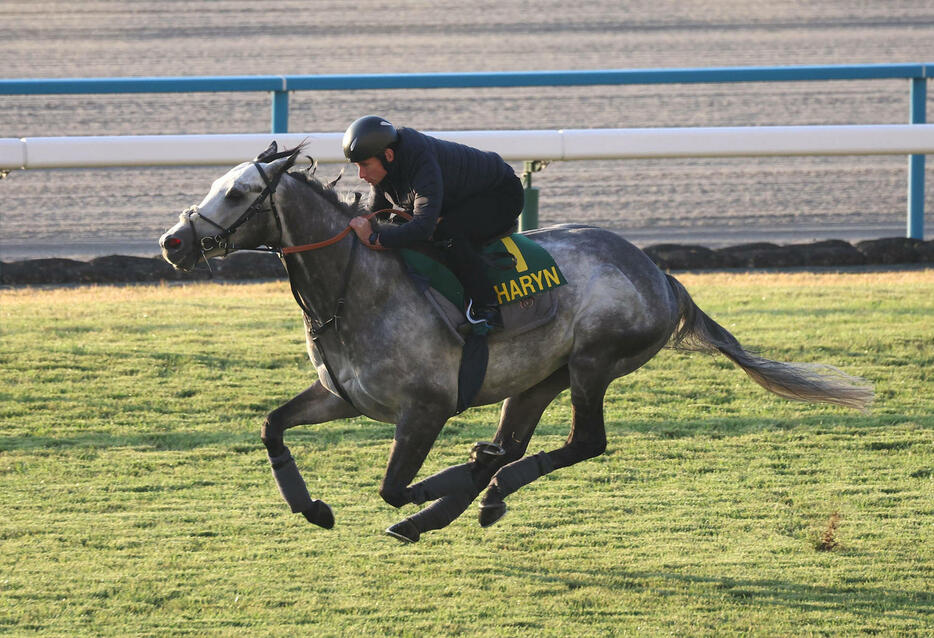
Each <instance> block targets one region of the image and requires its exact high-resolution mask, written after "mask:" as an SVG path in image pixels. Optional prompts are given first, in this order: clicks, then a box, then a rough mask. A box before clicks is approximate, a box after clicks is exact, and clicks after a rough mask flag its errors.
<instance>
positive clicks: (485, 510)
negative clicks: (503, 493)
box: [478, 502, 507, 527]
mask: <svg viewBox="0 0 934 638" xmlns="http://www.w3.org/2000/svg"><path fill="white" fill-rule="evenodd" d="M506 509H507V508H506V504H505V503H503V502H499V503H493V504H491V505H481V506H480V514H479V516H478V518H479V520H480V527H489V526H490V525H492V524H493V523H495V522H496V521H498V520H499V519H501V518H502V517H503V516H505V515H506Z"/></svg>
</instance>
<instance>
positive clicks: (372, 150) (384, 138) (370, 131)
mask: <svg viewBox="0 0 934 638" xmlns="http://www.w3.org/2000/svg"><path fill="white" fill-rule="evenodd" d="M398 139H399V134H398V133H397V132H396V129H395V127H394V126H393V125H392V124H390V123H389V122H387V121H386V120H384V119H383V118H381V117H377V116H376V115H367V116H365V117H361V118H360V119H359V120H357V121H356V122H354V123H353V124H351V125H350V126H349V127H348V128H347V131H346V132H345V133H344V140H343V142H341V144H342V145H343V147H344V157H346V158H347V159H349V160H350V161H351V162H362V161H363V160H365V159H368V158H370V157H374V156H376V155H379V154H380V153H382V152H383V151H384V150H385V149H386V148H387V147H388V146H389V145H391V144H395V143H396V140H398Z"/></svg>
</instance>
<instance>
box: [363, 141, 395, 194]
mask: <svg viewBox="0 0 934 638" xmlns="http://www.w3.org/2000/svg"><path fill="white" fill-rule="evenodd" d="M385 152H386V161H388V162H391V161H392V160H393V152H392V149H391V148H387V149H386V151H385ZM356 166H357V175H358V176H359V177H360V179H362V180H364V181H365V182H367V183H368V184H373V185H376V184H379V183H380V182H382V181H383V178H384V177H386V169H385V168H384V167H383V163H382V162H380V161H379V158H378V157H370V158H368V159H365V160H363V161H362V162H356Z"/></svg>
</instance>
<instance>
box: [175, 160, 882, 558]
mask: <svg viewBox="0 0 934 638" xmlns="http://www.w3.org/2000/svg"><path fill="white" fill-rule="evenodd" d="M299 150H300V149H294V150H292V151H282V152H276V148H275V145H274V144H273V145H272V146H270V148H269V149H267V150H266V151H265V152H264V153H262V154H261V155H260V156H259V157H257V159H256V160H255V161H253V162H246V163H243V164H240V165H239V166H237V167H235V168H233V169H231V170H230V171H229V172H228V173H226V174H225V175H223V176H222V177H220V178H219V179H217V180H216V181H215V182H214V183H213V185H212V187H211V189H210V191H209V192H208V194H207V195H206V196H205V198H204V200H203V201H202V202H201V203H200V204H199V205H198V206H195V207H192V208H190V209H188V210H186V211H185V212H183V213H182V214H181V215H180V219H179V222H178V223H177V224H176V225H175V226H173V227H172V228H171V229H170V230H168V231H167V232H166V233H165V235H163V236H162V238H161V239H160V245H161V247H162V251H163V256H164V257H165V259H166V260H167V261H168V262H169V263H171V264H172V265H173V266H175V267H176V268H179V269H182V270H190V269H191V268H193V267H194V266H195V265H196V264H197V263H198V262H199V261H200V260H202V259H205V260H207V258H210V257H215V256H224V255H227V254H228V253H231V252H233V251H236V250H240V249H252V248H256V247H259V246H266V247H270V248H272V249H274V250H275V251H277V252H280V253H286V254H284V257H283V259H284V262H285V264H286V267H287V269H288V273H289V278H290V282H291V285H292V289H293V293H294V294H295V297H296V300H297V301H298V303H299V305H300V306H301V307H302V310H303V311H304V315H305V324H306V327H307V330H306V332H307V341H308V353H309V356H310V357H311V360H312V362H313V363H314V365H315V366H316V368H317V372H318V381H316V382H315V383H313V384H312V385H311V386H310V387H309V388H308V389H306V390H305V391H303V392H301V393H300V394H298V395H297V396H295V397H294V398H293V399H291V400H290V401H288V402H287V403H285V404H284V405H282V406H280V407H279V408H276V409H275V410H273V411H272V412H270V413H269V415H268V416H267V417H266V421H265V423H264V424H263V429H262V440H263V443H264V444H265V446H266V448H267V451H268V454H269V461H270V464H271V466H272V472H273V476H274V477H275V480H276V482H277V484H278V487H279V490H280V492H281V494H282V496H283V497H284V499H285V500H286V502H287V503H288V505H289V506H290V507H291V509H292V511H293V512H297V513H299V512H300V513H302V514H303V515H304V516H305V517H306V518H307V519H308V520H309V521H310V522H312V523H314V524H316V525H320V526H322V527H326V528H330V527H332V526H333V524H334V516H333V513H332V511H331V509H330V508H329V507H328V506H327V505H326V504H325V503H323V502H322V501H320V500H316V499H312V498H311V496H310V495H309V494H308V490H307V488H306V486H305V482H304V480H303V479H302V477H301V474H300V473H299V470H298V468H297V466H296V464H295V461H294V459H293V458H292V456H291V454H290V453H289V450H288V448H287V447H286V446H285V444H284V442H283V434H284V432H285V431H286V430H287V429H289V428H292V427H294V426H297V425H303V424H313V423H323V422H326V421H332V420H334V419H342V418H348V417H353V416H357V415H360V414H363V415H366V416H367V417H369V418H371V419H375V420H377V421H383V422H385V423H391V424H394V425H395V436H394V439H393V443H392V447H391V450H390V453H389V462H388V465H387V467H386V472H385V475H384V477H383V480H382V484H381V485H380V488H379V494H380V496H381V497H382V498H383V499H384V500H385V501H386V502H387V503H389V504H390V505H392V506H394V507H401V506H403V505H405V504H408V503H414V504H422V503H427V502H429V501H431V502H432V503H431V504H430V505H429V506H427V507H425V508H423V509H422V510H421V511H419V512H418V513H416V514H415V515H413V516H411V517H409V518H407V519H405V520H403V521H401V522H400V523H397V524H396V525H393V526H392V527H390V528H389V529H388V530H387V533H389V534H390V535H392V536H394V537H396V538H398V539H399V540H402V541H407V542H415V541H417V540H418V539H419V537H420V535H421V534H422V533H424V532H426V531H428V530H432V529H440V528H442V527H444V526H446V525H448V524H449V523H450V522H451V521H453V520H454V519H455V518H457V517H458V516H459V515H460V514H461V513H463V512H464V511H465V510H466V509H467V507H468V506H469V505H470V503H471V502H472V501H473V500H474V499H475V498H476V497H477V496H478V495H479V494H480V492H481V491H483V490H484V489H485V490H486V492H485V494H484V497H483V499H482V501H481V505H480V524H481V525H483V526H487V525H491V524H493V523H495V522H496V521H497V520H499V518H500V517H502V516H503V514H504V513H505V512H506V505H505V500H504V499H505V498H506V497H508V496H509V495H510V494H512V493H513V492H515V491H516V490H518V489H519V488H521V487H522V486H524V485H527V484H529V483H531V482H532V481H534V480H535V479H536V478H538V477H540V476H542V475H544V474H547V473H549V472H552V471H554V470H557V469H559V468H563V467H567V466H569V465H573V464H575V463H577V462H579V461H583V460H585V459H589V458H592V457H595V456H597V455H599V454H602V453H603V452H604V450H605V449H606V431H605V428H604V421H603V400H604V394H605V392H606V390H607V386H608V385H609V384H610V382H611V381H613V379H615V378H617V377H620V376H623V375H625V374H629V373H630V372H632V371H634V370H636V369H637V368H639V367H640V366H642V365H643V364H645V363H646V362H647V361H648V360H649V359H651V358H652V357H653V356H655V354H656V353H657V352H658V351H659V350H661V349H662V348H663V347H665V346H666V345H670V346H673V347H679V348H684V349H691V350H705V351H710V352H720V353H722V354H723V355H725V356H726V357H728V358H729V359H730V360H732V361H733V362H734V363H735V364H737V365H738V366H739V367H741V368H742V369H743V370H745V371H746V373H747V374H748V375H749V376H750V377H751V378H752V379H753V380H754V381H755V382H756V383H758V384H760V385H761V386H763V387H764V388H765V389H767V390H769V391H771V392H774V393H775V394H778V395H780V396H783V397H787V398H790V399H796V400H802V401H812V402H828V403H836V404H839V405H843V406H848V407H853V408H857V409H865V408H866V406H867V405H868V404H869V403H870V402H871V400H872V396H873V392H872V388H871V387H870V386H868V385H867V384H866V383H865V382H863V381H862V380H860V379H857V378H854V377H850V376H847V375H845V374H843V373H842V372H840V371H839V370H836V369H835V368H831V367H830V366H815V365H805V364H790V363H779V362H775V361H770V360H768V359H763V358H761V357H758V356H755V355H752V354H750V353H748V352H746V351H745V350H744V349H743V348H742V347H741V346H740V344H739V343H738V342H737V341H736V339H735V338H734V337H733V336H732V335H731V334H730V333H729V332H728V331H727V330H725V329H724V328H723V327H722V326H720V325H719V324H717V323H716V322H715V321H713V320H712V319H710V318H709V317H708V316H707V315H706V314H704V313H703V312H702V311H701V310H700V309H699V308H698V307H697V306H696V305H695V304H694V302H693V300H692V299H691V297H690V295H689V294H688V293H687V291H686V290H685V289H684V287H683V286H682V285H681V284H680V283H679V282H678V281H677V280H676V279H674V278H673V277H671V276H668V275H666V274H665V273H663V272H662V271H661V270H659V269H658V267H656V266H655V264H654V263H652V261H651V260H650V259H649V258H648V257H647V256H646V255H645V254H644V253H643V252H642V251H641V250H639V249H638V248H636V247H635V246H633V245H632V244H630V243H629V242H627V241H626V240H624V239H622V238H621V237H619V236H618V235H616V234H614V233H611V232H608V231H605V230H602V229H599V228H594V227H589V226H581V225H561V226H555V227H551V228H545V229H541V230H535V231H531V232H528V233H526V235H527V236H528V237H530V238H531V239H532V240H534V241H535V242H537V243H538V244H540V245H541V246H543V247H544V248H545V249H547V251H548V252H549V253H551V255H552V256H553V257H554V258H555V260H556V262H557V263H558V265H559V267H560V269H561V271H562V272H563V273H564V274H565V276H566V278H567V280H568V282H569V284H568V285H565V286H562V287H560V288H557V289H555V290H554V294H556V295H557V301H558V311H557V314H556V316H555V318H554V320H553V321H551V322H550V323H548V324H546V325H544V326H541V327H539V328H536V329H534V330H532V331H530V332H527V333H525V334H523V335H519V336H516V337H512V338H510V337H507V336H505V335H502V334H496V333H494V334H493V335H491V336H490V337H489V343H488V346H489V366H488V369H487V373H486V377H485V379H484V381H483V384H482V387H481V388H480V390H479V393H478V394H477V396H476V398H475V400H474V402H473V404H474V405H483V404H490V403H495V402H499V401H502V402H503V406H502V413H501V416H500V422H499V428H498V429H497V431H496V434H495V435H494V437H493V441H492V442H491V443H478V444H477V445H476V446H475V447H474V449H473V451H472V453H471V455H470V459H469V461H468V462H466V463H464V464H462V465H457V466H453V467H450V468H448V469H446V470H444V471H442V472H439V473H438V474H435V475H434V476H431V477H428V478H426V479H424V480H422V481H421V482H418V483H413V480H414V479H415V477H416V475H417V474H418V471H419V469H420V468H421V467H422V464H423V462H424V461H425V458H426V456H427V455H428V452H429V450H430V449H431V447H432V445H433V444H434V441H435V439H436V438H437V436H438V434H439V432H440V431H441V428H442V427H443V426H444V424H445V422H446V421H447V420H448V419H449V418H450V417H451V416H453V415H454V414H455V413H456V402H457V397H458V370H459V365H460V360H461V354H462V350H461V344H460V343H459V342H458V341H457V340H456V338H455V336H454V335H452V333H451V332H450V331H449V330H447V329H446V328H445V327H444V325H443V323H442V321H441V319H440V318H439V316H438V315H437V314H436V313H435V312H434V311H433V310H432V307H431V306H430V304H429V302H428V301H427V300H426V298H425V296H424V295H423V294H422V293H421V292H420V291H419V290H418V289H417V288H416V286H415V285H414V284H413V283H412V282H411V280H410V279H409V278H408V276H407V274H406V271H405V267H404V265H403V263H402V260H401V259H400V257H399V256H398V255H397V254H396V253H394V252H377V251H371V250H368V249H366V248H363V247H362V245H360V244H359V242H358V241H357V239H356V238H355V237H354V235H353V234H352V233H350V234H349V235H344V236H343V238H341V239H339V240H335V239H333V238H338V237H341V236H342V234H343V232H344V231H346V229H347V223H348V221H349V220H350V219H351V218H352V217H354V216H355V215H359V214H361V211H360V209H359V208H358V207H356V206H354V205H351V204H347V203H343V202H341V201H340V199H339V198H338V197H337V196H336V195H335V194H334V192H333V191H332V190H331V189H329V188H327V187H326V186H323V185H322V184H321V183H320V182H318V181H317V180H315V179H314V178H313V177H309V176H308V175H307V174H305V173H301V172H298V171H295V172H291V173H290V172H289V169H290V168H292V166H293V164H294V162H295V160H296V157H297V155H298V152H299ZM325 240H331V241H325ZM309 244H310V245H309ZM298 246H304V248H301V249H298V251H296V252H293V251H290V250H289V248H290V247H291V248H292V249H293V250H295V247H298ZM357 246H360V248H359V249H357ZM567 388H570V390H571V404H572V407H573V420H572V423H571V428H570V435H569V436H568V438H567V441H566V443H565V444H564V445H563V446H562V447H560V448H558V449H556V450H552V451H550V452H540V453H538V454H535V455H531V456H525V452H526V448H527V447H528V445H529V439H530V438H531V436H532V433H533V431H534V429H535V426H536V425H537V424H538V421H539V419H540V418H541V416H542V413H543V412H544V410H545V408H546V407H547V406H548V404H549V403H551V401H552V400H553V399H554V398H555V397H556V396H557V395H558V394H559V393H560V392H562V391H563V390H565V389H567Z"/></svg>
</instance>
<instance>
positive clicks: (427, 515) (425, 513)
mask: <svg viewBox="0 0 934 638" xmlns="http://www.w3.org/2000/svg"><path fill="white" fill-rule="evenodd" d="M479 493H480V492H479V490H478V489H476V488H474V487H471V490H470V491H469V492H458V493H456V494H448V495H447V496H443V497H441V498H439V499H438V500H436V501H435V502H434V503H432V504H431V505H429V506H428V507H426V508H425V509H423V510H422V511H420V512H418V513H416V514H414V515H413V516H410V517H409V518H408V519H407V520H408V521H409V522H411V523H412V524H413V525H414V526H415V528H416V529H418V531H419V533H421V532H427V531H428V530H432V529H441V528H442V527H447V526H448V525H450V524H451V522H452V521H453V520H454V519H455V518H457V517H458V516H460V515H461V514H463V513H464V511H465V510H466V509H467V508H468V507H470V504H471V503H472V502H473V500H474V499H475V498H476V497H477V494H479Z"/></svg>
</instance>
